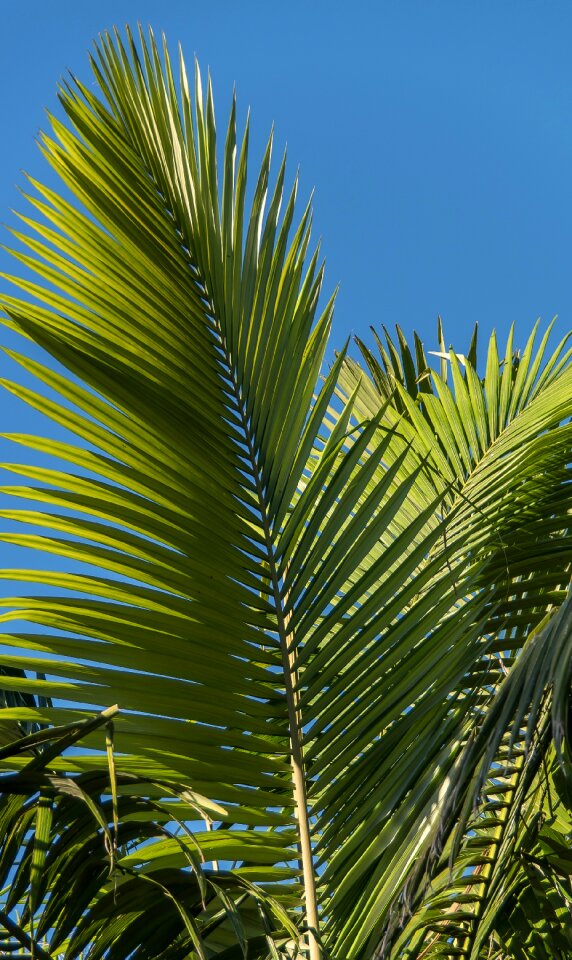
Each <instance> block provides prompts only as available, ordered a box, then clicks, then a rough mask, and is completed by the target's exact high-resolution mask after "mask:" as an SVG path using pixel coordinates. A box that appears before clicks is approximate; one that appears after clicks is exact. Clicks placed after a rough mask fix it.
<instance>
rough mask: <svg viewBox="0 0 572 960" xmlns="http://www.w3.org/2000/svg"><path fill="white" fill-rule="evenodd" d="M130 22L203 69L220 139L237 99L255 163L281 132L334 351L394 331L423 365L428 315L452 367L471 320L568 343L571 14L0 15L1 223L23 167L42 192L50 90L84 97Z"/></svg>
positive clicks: (111, 7) (485, 0)
mask: <svg viewBox="0 0 572 960" xmlns="http://www.w3.org/2000/svg"><path fill="white" fill-rule="evenodd" d="M138 20H140V21H141V22H142V23H143V24H149V23H150V24H151V25H152V26H153V28H154V29H155V30H156V32H158V33H159V32H160V31H161V30H165V32H166V34H167V37H168V39H169V42H170V44H171V46H172V47H173V48H175V45H176V44H177V42H178V41H179V40H180V41H181V43H182V45H183V49H184V51H185V53H186V55H187V57H188V59H191V58H192V56H193V54H194V53H196V54H197V56H198V58H199V61H200V63H201V65H202V66H203V67H204V68H206V67H207V66H210V69H211V72H212V76H213V81H214V86H215V98H216V103H217V112H218V116H219V125H222V123H223V119H224V120H225V119H226V111H227V105H228V102H229V96H230V93H231V90H232V85H233V83H235V82H236V85H237V90H238V96H239V102H240V105H241V107H242V108H243V109H245V108H246V106H248V105H250V107H251V108H252V119H253V127H254V131H255V134H256V136H255V143H256V144H257V145H258V147H259V145H260V143H261V142H262V140H263V138H265V136H266V134H267V132H268V129H269V127H270V124H271V122H272V121H275V122H276V130H277V144H278V145H280V144H282V143H284V142H285V141H287V142H288V148H289V157H290V161H291V170H292V172H294V170H295V168H296V165H297V164H298V163H299V164H300V166H301V184H302V196H305V195H307V193H308V192H309V191H310V189H311V188H312V187H314V186H315V187H316V199H315V210H316V217H315V224H316V234H317V236H322V237H323V249H324V252H325V254H326V258H327V264H328V270H327V283H328V286H329V288H331V287H333V286H334V285H335V283H337V282H338V281H339V282H340V283H341V292H340V297H339V301H338V308H337V314H336V322H335V329H334V343H335V345H339V344H341V343H342V341H343V340H344V339H345V336H346V335H347V334H348V333H350V332H352V331H353V332H356V333H359V334H361V335H367V330H368V327H369V325H370V324H371V323H373V324H380V323H382V322H383V323H385V324H388V325H390V324H394V323H395V322H399V323H400V324H401V325H402V326H403V328H404V329H405V331H406V332H408V333H409V332H410V331H411V330H412V329H413V328H417V329H418V330H419V331H420V332H421V334H422V336H423V338H424V339H425V342H426V345H427V347H428V348H429V349H430V348H432V347H433V346H435V343H434V339H435V338H434V331H435V317H436V315H437V313H438V312H440V313H441V314H442V315H443V317H444V320H445V324H446V329H447V332H448V338H449V339H451V340H453V341H454V343H455V345H456V346H457V348H458V349H460V350H462V349H463V347H464V346H465V342H466V339H467V336H468V331H469V329H470V328H471V327H472V324H473V323H474V321H475V320H478V321H479V323H480V324H481V327H482V332H483V334H487V333H488V332H489V331H490V329H491V328H492V327H493V326H494V327H496V328H497V331H498V332H499V333H500V334H501V335H502V337H504V335H505V334H506V330H507V328H508V325H509V323H510V322H511V321H513V320H514V321H516V323H517V327H518V329H519V330H520V331H521V336H520V338H519V339H520V340H521V341H522V340H523V339H524V336H525V333H526V332H527V330H528V329H529V327H530V325H531V324H532V322H533V321H534V319H535V318H536V317H537V316H542V317H543V319H545V320H549V319H550V318H551V317H552V316H553V315H554V314H558V315H559V329H560V330H561V331H562V332H564V331H565V330H568V329H569V328H570V327H571V326H572V279H571V271H570V266H569V262H570V253H571V250H572V243H571V241H572V192H571V170H572V162H571V161H572V61H571V51H570V45H571V38H572V4H570V3H569V2H552V0H534V2H532V0H502V2H499V0H492V2H491V0H479V2H476V0H475V2H468V0H430V2H429V0H417V2H408V0H393V2H389V0H377V2H371V3H369V2H365V0H354V2H353V3H341V2H336V0H330V2H325V0H314V2H311V0H309V2H301V0H290V2H288V3H286V2H284V3H275V2H268V0H267V2H263V0H260V2H254V0H235V2H227V0H204V2H202V3H198V2H195V0H164V2H163V3H158V2H156V0H154V2H149V0H113V2H111V0H100V2H98V3H93V4H91V3H82V2H77V0H74V2H70V0H52V2H51V3H44V2H40V0H31V2H27V3H24V2H21V3H16V2H4V3H3V4H2V31H1V34H0V79H1V88H2V91H3V96H2V100H1V103H2V107H1V111H2V132H3V138H2V140H3V145H2V151H1V152H0V211H1V212H0V221H6V220H8V221H9V219H10V218H9V214H8V209H9V208H10V207H13V206H14V205H17V206H18V205H19V206H20V207H22V202H21V200H20V199H19V198H18V194H17V189H16V188H17V185H18V184H22V182H23V179H22V176H21V173H20V171H21V169H24V170H27V171H30V172H32V173H34V174H36V175H38V176H40V177H43V176H44V173H45V167H44V163H43V161H42V159H41V157H40V155H39V152H38V151H37V148H36V147H35V143H34V138H35V136H36V134H37V132H38V130H39V129H40V128H42V127H45V126H46V123H45V114H44V110H45V108H46V107H47V108H49V109H54V107H55V105H56V84H57V81H58V78H59V77H61V76H62V75H63V74H65V71H66V69H67V68H69V69H71V70H72V71H73V72H75V73H77V74H78V75H79V76H80V77H81V78H82V79H88V78H89V77H90V71H89V66H88V63H87V55H86V51H87V49H88V48H89V46H90V43H91V40H92V38H93V37H95V36H96V35H97V33H98V32H100V31H101V30H104V29H107V28H109V27H111V26H112V25H113V24H118V25H120V26H122V25H123V24H124V23H125V22H129V23H131V24H133V25H135V24H136V22H137V21H138ZM0 267H2V268H3V269H6V268H7V260H6V258H5V257H1V258H0ZM502 337H501V338H502Z"/></svg>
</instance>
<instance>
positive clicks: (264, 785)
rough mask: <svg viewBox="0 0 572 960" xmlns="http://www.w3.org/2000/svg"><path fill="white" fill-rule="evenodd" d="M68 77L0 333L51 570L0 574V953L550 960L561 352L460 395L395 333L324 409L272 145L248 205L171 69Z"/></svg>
mask: <svg viewBox="0 0 572 960" xmlns="http://www.w3.org/2000/svg"><path fill="white" fill-rule="evenodd" d="M92 66H93V70H94V73H95V77H96V80H97V84H98V88H99V89H98V92H97V94H95V93H94V92H93V90H92V88H91V87H87V86H84V85H83V84H81V83H80V82H79V81H76V80H74V81H73V83H72V84H70V85H69V86H65V87H64V88H62V90H61V92H60V99H61V103H62V105H63V108H64V110H65V113H66V116H67V120H68V124H67V125H64V124H63V123H61V122H60V121H59V120H57V119H55V118H52V121H51V122H52V134H51V136H45V137H43V138H42V142H41V146H42V150H43V152H44V154H45V156H46V158H47V159H48V161H49V163H50V164H51V165H52V167H53V168H54V170H55V171H56V173H57V174H58V176H59V177H60V178H61V180H62V182H63V185H64V188H65V189H64V190H63V191H62V194H61V195H60V194H57V193H55V192H54V191H53V190H52V189H49V188H48V187H46V186H43V185H42V184H40V183H37V182H33V183H32V184H31V186H32V188H33V191H32V192H31V193H30V195H29V197H28V199H29V204H30V207H29V213H28V215H26V216H22V217H21V220H22V222H23V229H22V231H21V232H19V231H18V232H15V234H16V239H17V241H18V243H17V245H16V247H15V250H14V255H15V257H16V258H17V259H18V260H19V261H20V263H21V264H22V265H23V267H24V268H25V273H24V277H21V276H20V277H12V278H10V279H11V280H12V281H13V282H14V283H15V284H16V286H17V287H18V288H19V290H18V291H17V292H16V294H15V295H13V296H12V295H8V294H5V295H3V296H2V298H1V302H2V306H3V309H4V311H5V318H4V321H3V322H4V324H5V325H6V326H7V327H8V328H10V329H12V330H14V331H16V332H17V333H19V334H21V335H22V336H23V338H24V340H25V341H26V340H27V341H32V342H33V343H34V344H37V345H38V346H39V347H41V348H42V350H43V353H42V355H41V356H39V354H38V353H37V352H35V351H26V350H25V348H24V352H22V353H17V352H15V351H8V353H9V356H10V358H11V360H12V361H15V362H16V363H17V364H18V365H20V367H21V368H23V370H24V371H25V374H26V377H25V381H26V384H27V385H22V383H20V382H17V381H13V380H8V379H5V380H4V381H3V384H4V388H5V389H6V390H9V391H11V392H12V393H13V394H15V395H16V396H17V397H19V398H21V399H22V400H24V401H25V402H26V403H28V404H29V405H30V406H31V407H33V408H34V409H35V410H36V411H39V412H40V413H41V414H44V415H46V416H47V417H48V418H50V419H51V420H52V421H53V422H54V423H55V424H57V425H58V427H59V428H64V430H65V431H66V435H65V436H66V438H65V439H62V438H61V437H62V431H61V430H58V432H57V434H56V435H54V434H52V435H51V436H50V431H49V430H48V431H47V433H46V435H43V436H30V435H23V434H13V433H12V434H8V436H9V438H10V439H11V440H12V441H14V443H15V444H17V445H19V447H21V448H24V449H27V450H28V451H33V454H34V455H33V456H31V457H30V456H29V457H28V458H27V459H28V460H30V461H33V463H31V462H30V463H29V462H26V457H24V458H23V461H24V462H20V461H18V462H14V463H11V464H9V465H4V466H5V469H6V470H8V471H11V472H12V473H15V474H17V475H18V477H20V478H22V477H23V478H26V479H27V481H28V483H27V485H22V484H20V485H17V486H16V485H11V484H6V485H5V486H4V487H3V493H4V495H9V496H11V497H14V498H16V500H17V501H22V500H24V501H28V503H27V504H25V505H24V507H21V506H17V507H16V508H14V509H3V510H2V511H1V512H2V516H3V518H4V519H5V520H6V521H10V522H12V521H19V522H21V523H22V524H23V525H24V526H23V529H24V532H23V533H19V532H18V533H11V532H3V533H2V534H1V536H2V539H3V540H4V541H5V542H9V543H12V544H16V545H19V546H26V547H31V548H34V549H35V550H37V551H44V552H47V553H50V554H52V555H54V556H55V558H56V560H55V561H52V562H51V563H50V564H47V565H44V566H42V565H41V564H40V565H39V567H38V569H33V570H24V571H22V570H18V571H14V570H7V571H6V570H5V571H2V576H3V577H4V578H5V579H7V580H10V581H13V580H21V581H23V582H24V583H25V584H26V585H27V587H26V591H25V595H24V596H22V597H19V598H8V599H5V600H3V601H2V604H3V607H4V609H5V613H4V614H3V619H4V621H5V623H6V624H7V625H8V626H7V631H9V630H12V627H11V626H10V624H11V623H17V622H23V623H24V628H19V629H18V630H17V632H5V633H4V634H3V642H4V643H3V646H2V648H1V652H0V668H2V670H3V676H2V686H3V687H4V688H5V691H6V694H5V705H4V708H3V711H2V715H1V721H0V722H1V724H2V725H3V726H2V730H3V740H2V743H6V744H7V747H6V750H5V751H4V753H3V754H2V752H1V751H0V758H1V759H2V764H3V767H4V769H5V770H6V771H9V773H8V772H7V773H6V774H5V777H4V784H5V788H4V793H3V796H4V803H5V806H4V808H3V809H4V821H3V825H4V836H5V838H11V839H10V842H8V839H5V841H4V845H3V848H2V855H1V858H0V869H1V870H4V877H5V882H8V878H9V877H10V875H11V874H10V870H11V869H12V867H11V866H10V865H11V864H13V857H14V850H16V849H22V846H23V847H24V848H25V850H26V853H25V855H24V856H23V857H22V858H21V862H20V865H19V867H18V870H19V872H18V877H19V878H20V879H19V881H18V884H16V886H15V892H14V894H13V895H12V897H11V898H9V899H8V901H7V903H6V904H5V907H6V909H5V910H4V911H3V914H2V916H0V923H2V922H4V921H5V923H6V924H8V927H7V928H6V929H7V930H8V932H9V933H10V935H11V936H16V933H15V932H14V930H11V929H9V924H10V923H13V921H12V920H11V919H10V918H11V917H12V916H13V913H12V912H11V911H13V910H14V909H15V908H16V907H17V905H18V903H22V902H24V903H25V909H24V912H23V914H22V923H21V924H20V927H18V930H19V931H20V934H21V936H20V939H19V940H18V941H17V942H18V943H19V945H20V946H22V947H25V948H26V949H27V948H28V947H29V945H30V944H31V949H32V950H33V949H36V950H37V953H36V955H37V956H38V957H44V954H45V957H48V956H50V957H52V960H55V957H56V956H60V955H62V956H65V957H66V958H69V960H72V958H75V957H80V956H81V955H82V951H83V953H84V955H85V956H87V957H89V958H90V960H96V958H100V957H101V958H109V960H114V958H117V960H125V958H127V957H129V958H137V960H144V958H148V960H151V958H157V960H158V958H160V957H161V958H163V957H164V958H167V957H169V958H177V957H180V958H181V960H182V958H195V960H196V958H198V957H200V958H205V960H206V958H214V957H217V958H220V960H230V958H232V957H242V956H248V957H260V958H262V957H269V956H285V957H286V956H290V957H292V956H294V955H298V956H307V957H309V958H310V960H319V958H324V960H325V958H328V957H329V958H331V960H372V958H374V957H375V958H382V957H387V958H397V957H403V958H405V957H407V958H414V957H418V958H421V957H424V958H429V957H438V956H439V957H445V956H460V957H465V958H467V960H469V958H481V957H485V956H487V957H493V956H494V957H498V958H500V957H506V958H508V957H510V958H513V957H514V958H515V960H516V958H520V957H521V956H522V957H524V956H526V957H536V956H538V957H540V956H545V954H543V953H542V952H541V950H543V949H544V950H546V949H548V950H549V951H550V950H551V951H552V953H549V954H548V955H549V956H554V957H557V956H564V955H565V951H566V950H569V948H570V946H571V944H570V942H569V941H570V932H569V929H568V925H567V921H566V919H565V915H566V912H567V911H568V909H569V903H570V900H571V899H572V891H571V887H570V874H571V873H572V869H571V866H572V864H571V861H570V854H569V852H568V837H569V834H570V831H571V829H572V824H571V823H570V813H569V811H570V799H569V798H570V787H569V777H570V759H569V747H568V731H569V703H568V696H569V687H570V674H571V671H572V654H571V651H572V633H571V630H570V622H571V620H570V616H571V614H570V609H571V608H570V600H569V599H568V592H567V591H568V583H569V578H570V574H569V565H570V556H571V554H570V548H571V543H570V533H569V513H570V501H571V487H570V482H569V463H570V459H571V458H570V445H571V436H572V425H571V423H570V418H571V416H572V366H571V364H570V356H571V354H570V351H569V350H568V349H567V347H566V341H563V342H562V343H560V344H559V345H557V346H556V348H555V349H549V334H550V330H548V331H546V333H545V334H544V335H543V337H542V340H541V342H540V344H537V335H538V331H537V328H535V330H534V331H533V333H532V335H531V337H530V339H529V341H528V343H527V345H526V347H525V349H524V351H522V353H518V352H516V351H515V348H514V345H513V334H512V332H511V334H510V336H509V338H508V342H507V344H506V348H505V349H504V351H503V352H502V353H501V355H499V353H498V347H497V342H496V339H495V337H494V336H493V337H492V338H491V340H490V343H489V345H488V350H487V354H486V365H485V370H484V376H483V375H482V373H479V372H478V366H477V343H476V333H475V337H474V338H473V342H472V343H471V345H470V347H469V350H468V352H467V355H466V356H464V355H459V354H456V353H455V352H453V351H451V350H449V349H448V348H447V345H446V341H445V339H444V335H443V332H442V328H441V327H440V328H439V341H440V342H439V357H438V360H439V362H438V364H437V366H438V368H439V369H438V370H437V369H433V368H432V367H431V365H430V363H429V362H428V358H427V356H426V354H425V351H424V349H423V345H422V344H421V341H420V340H419V338H416V339H415V343H414V348H413V350H411V349H410V348H409V347H408V345H407V343H406V341H405V338H404V336H403V334H402V332H401V331H400V330H398V332H397V341H396V342H394V341H393V340H392V338H391V337H390V336H389V334H387V333H386V334H385V336H384V337H383V338H382V337H381V336H377V335H376V340H377V346H376V350H375V352H374V351H372V350H370V349H368V348H367V346H366V345H365V344H362V343H360V344H359V346H360V348H361V362H360V363H358V362H357V361H356V360H354V359H351V358H350V357H349V356H348V355H347V354H346V351H342V352H341V353H340V354H339V355H337V357H336V360H335V362H334V364H333V366H332V367H331V369H330V371H329V372H328V373H327V374H326V375H325V376H323V377H322V378H321V371H322V370H323V366H324V355H325V351H326V347H327V344H328V337H329V332H330V325H331V318H332V311H333V298H331V299H330V300H329V301H324V302H322V300H321V297H320V294H321V288H322V281H323V266H322V264H321V263H320V260H319V252H318V250H317V249H313V248H312V246H311V238H310V229H311V210H310V208H309V206H308V207H306V208H305V209H304V211H303V212H302V215H301V217H299V218H298V219H296V211H295V201H296V183H294V185H293V187H292V188H291V189H290V190H289V191H288V190H286V169H285V160H283V161H282V162H281V164H280V166H279V168H278V170H277V172H276V173H275V174H274V175H272V174H271V153H272V137H271V138H270V140H269V142H268V146H267V149H266V152H265V154H264V158H263V161H262V164H261V168H260V170H259V171H258V172H257V175H256V178H255V181H254V185H253V189H252V190H251V191H250V190H249V187H248V186H247V167H248V136H249V135H248V123H247V125H246V129H245V132H244V134H243V136H242V138H240V137H238V135H237V129H236V107H235V104H234V102H233V103H232V106H231V110H230V118H229V122H228V126H227V128H226V134H225V138H224V145H223V147H222V149H219V146H218V145H217V135H216V129H215V116H214V106H213V95H212V89H211V84H210V81H209V83H208V85H207V88H206V91H203V88H202V84H201V76H200V73H199V70H198V68H197V69H196V72H195V83H194V93H191V89H190V84H189V80H188V77H187V73H186V71H185V65H184V62H183V59H182V57H181V58H180V59H179V66H178V71H175V69H174V68H173V67H172V65H171V60H170V58H169V55H168V52H167V49H166V47H165V46H164V47H163V49H162V50H160V49H159V48H158V47H157V45H156V43H155V41H154V39H153V37H152V35H150V37H149V40H148V41H147V40H146V39H145V38H144V37H143V35H140V37H139V43H138V44H136V42H135V41H134V39H133V38H132V36H131V34H130V33H128V34H127V40H126V43H123V41H122V40H121V38H120V36H119V35H118V34H116V35H115V36H114V37H113V38H112V37H109V36H107V35H106V36H104V37H102V38H101V40H100V43H99V45H98V47H97V48H96V54H95V57H94V59H93V60H92ZM250 196H251V202H249V203H247V197H248V198H249V197H250ZM32 380H34V381H35V383H36V386H31V385H30V384H31V382H32ZM5 529H6V531H7V530H8V527H7V525H6V528H5ZM34 584H37V585H40V587H41V590H40V593H39V595H35V594H34V592H33V591H34V589H35V588H34ZM28 591H31V593H28ZM26 625H27V626H26ZM22 651H25V652H26V655H27V656H28V657H30V656H31V657H32V660H30V661H29V665H30V668H33V669H26V670H25V671H24V670H22V669H21V655H22ZM113 704H118V705H119V713H118V714H117V716H116V717H114V720H113V730H110V728H109V715H108V714H104V715H103V719H101V718H100V719H96V720H95V721H93V720H90V719H88V718H90V717H92V716H93V714H94V712H97V710H102V709H105V708H109V707H111V706H112V705H113ZM15 723H18V724H19V725H20V727H19V734H20V735H21V736H23V737H24V739H23V740H22V741H21V743H20V746H14V737H15V735H14V724H15ZM22 724H28V727H26V728H24V727H23V726H22ZM102 724H107V725H108V726H107V729H108V734H107V739H108V743H107V750H102V749H101V748H102V747H103V746H104V743H103V741H102V732H101V726H102ZM52 726H55V728H56V729H55V730H54V729H52ZM80 737H81V738H82V739H81V742H82V744H83V747H84V748H85V749H84V750H83V751H81V750H78V749H77V748H75V749H74V750H72V751H70V750H66V747H68V746H69V745H70V744H71V743H74V744H75V743H76V742H77V741H78V738H80ZM26 738H27V739H26ZM48 742H49V743H50V744H51V746H49V747H46V743H48ZM94 751H95V752H94ZM10 778H12V779H10ZM18 778H19V779H18ZM16 791H20V792H16ZM15 798H16V799H15ZM17 798H19V799H17ZM23 798H27V799H23ZM190 822H193V830H192V831H191V830H190V829H189V826H188V825H189V823H190ZM173 824H175V827H174V828H173V826H172V825H173ZM197 824H198V829H195V827H196V826H197ZM201 824H202V826H201ZM32 825H35V832H34V834H33V835H34V837H35V838H36V839H35V840H31V841H30V840H29V839H28V838H29V836H30V834H29V832H28V831H29V830H30V829H31V826H32ZM38 838H39V839H38ZM40 841H41V842H40ZM26 844H27V846H26ZM87 863H91V864H92V865H93V869H91V872H89V873H86V869H84V866H85V864H87ZM79 891H82V894H81V896H80V895H79ZM531 902H534V903H535V905H536V913H535V910H533V909H531V908H530V903H531ZM72 903H75V904H76V906H75V907H72ZM58 904H59V906H58ZM158 904H162V906H157V905H158ZM3 917H4V920H3V919H2V918H3ZM34 924H35V926H34ZM26 937H27V938H28V939H27V940H26V939H25V938H26ZM42 937H43V938H44V939H46V938H47V941H48V942H47V943H46V945H45V946H41V943H40V941H41V938H42ZM551 938H552V939H551ZM42 942H43V941H42ZM34 944H35V945H36V946H34ZM547 944H548V947H547ZM40 950H42V951H43V953H40V952H39V951H40ZM58 951H59V952H58ZM558 951H560V953H559V952H558ZM563 951H564V952H563ZM44 960H45V958H44Z"/></svg>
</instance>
